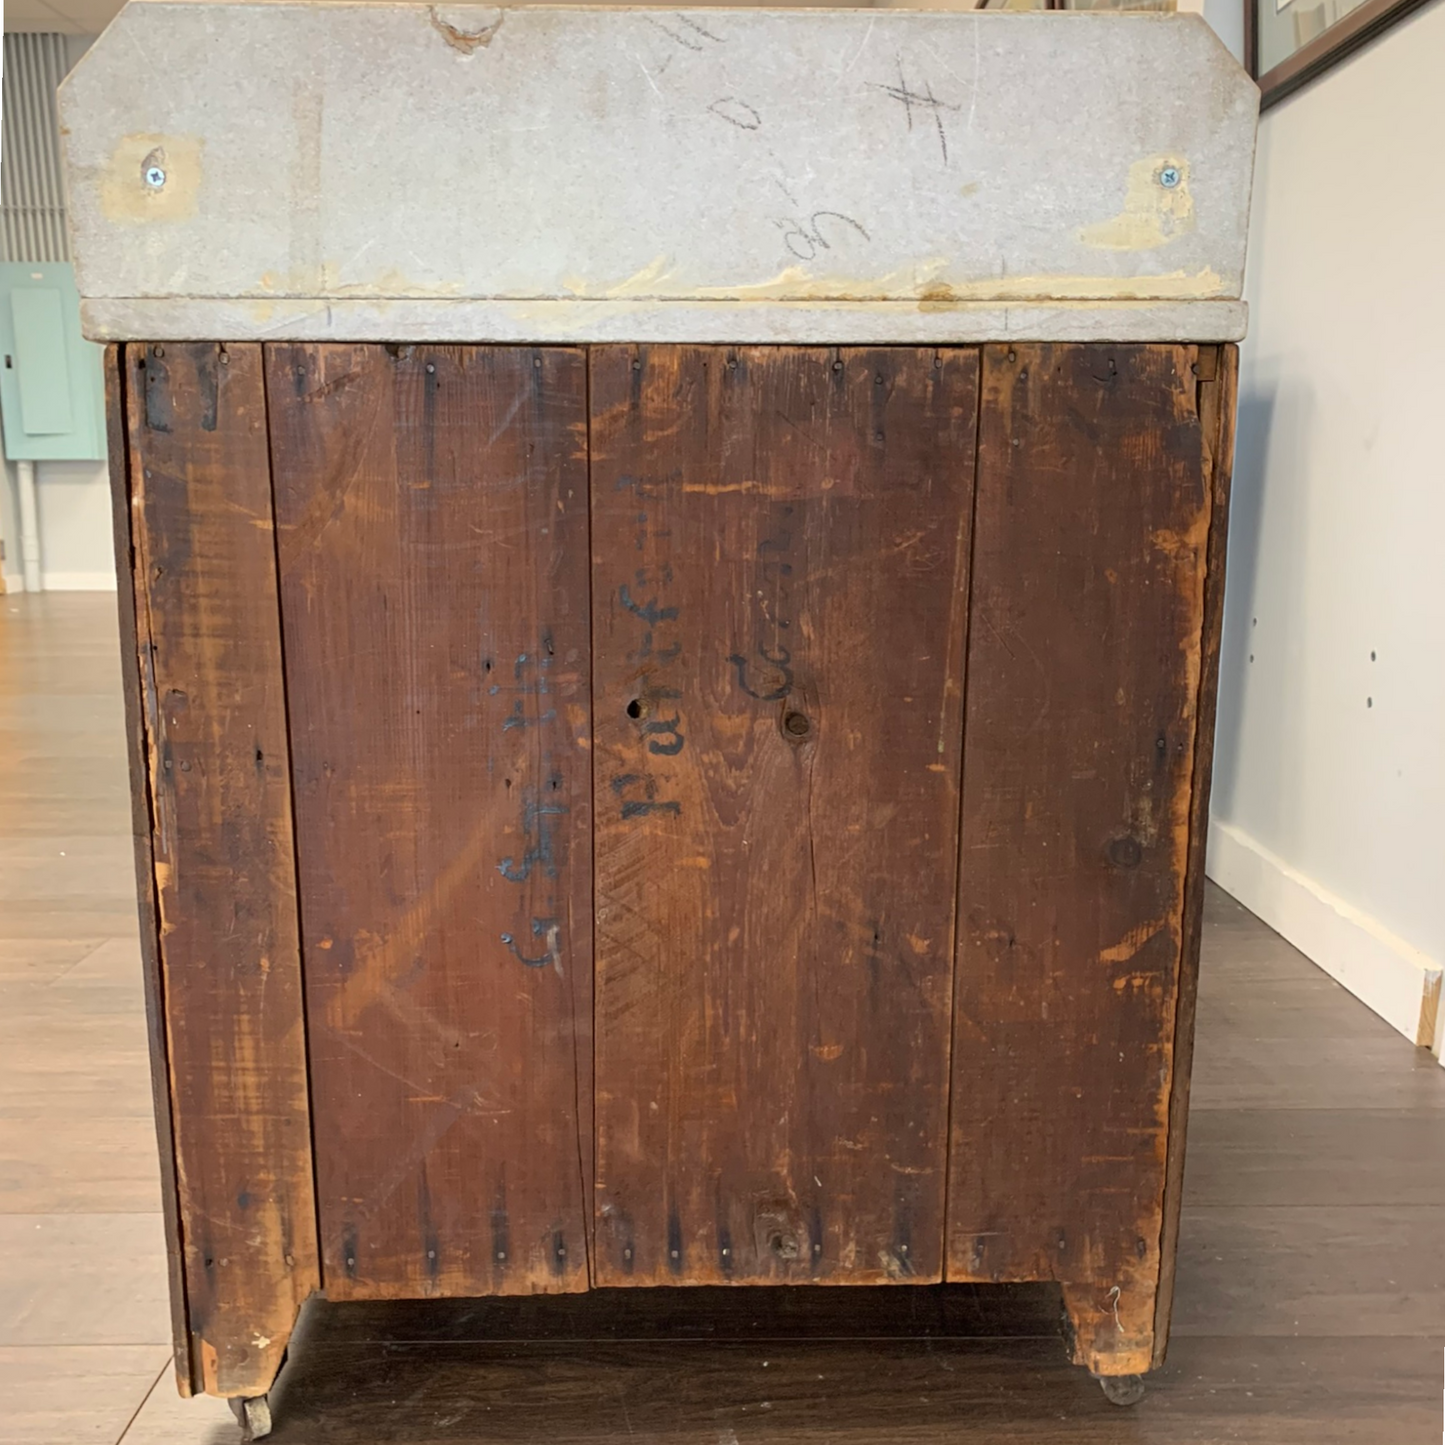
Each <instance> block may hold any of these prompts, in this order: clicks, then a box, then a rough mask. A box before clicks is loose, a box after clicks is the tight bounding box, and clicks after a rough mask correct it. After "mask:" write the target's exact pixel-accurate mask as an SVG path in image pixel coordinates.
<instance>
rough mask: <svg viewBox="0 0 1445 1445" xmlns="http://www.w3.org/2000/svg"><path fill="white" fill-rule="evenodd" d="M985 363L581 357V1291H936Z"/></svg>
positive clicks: (623, 354)
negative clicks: (589, 978)
mask: <svg viewBox="0 0 1445 1445" xmlns="http://www.w3.org/2000/svg"><path fill="white" fill-rule="evenodd" d="M977 375H978V358H977V353H976V352H975V351H971V350H949V351H935V350H933V349H931V348H930V349H925V350H913V349H907V348H882V349H878V350H872V351H869V350H857V351H842V352H834V351H831V350H830V351H824V350H793V349H786V348H743V349H737V350H731V349H726V348H721V347H716V348H707V347H653V348H641V349H637V348H628V347H601V348H597V349H596V350H595V351H594V352H593V356H592V378H591V398H592V499H593V502H592V504H593V518H592V539H593V542H592V544H593V567H594V571H593V598H594V616H595V624H594V625H595V632H596V644H595V648H596V651H595V657H594V707H595V714H596V734H597V753H596V760H595V806H596V850H597V856H596V869H597V903H598V962H597V970H598V971H597V1018H598V1053H597V1112H598V1162H597V1208H598V1216H597V1220H598V1223H597V1277H598V1280H599V1281H600V1282H602V1283H606V1284H617V1285H621V1284H684V1283H692V1284H702V1283H713V1282H724V1281H731V1282H741V1281H775V1282H783V1281H809V1280H811V1281H815V1282H819V1283H822V1282H834V1283H845V1282H846V1283H864V1282H922V1281H926V1280H936V1279H938V1278H939V1277H940V1270H941V1262H942V1261H941V1257H940V1255H941V1237H942V1208H943V1183H944V1149H945V1141H946V1132H947V1130H946V1091H947V1073H948V1069H947V1052H948V1017H949V1008H950V993H951V972H952V969H951V960H950V952H951V939H952V937H953V880H954V869H955V863H954V860H955V857H956V851H955V843H956V836H957V817H958V812H957V808H958V767H959V751H960V720H961V719H960V712H961V692H962V677H961V664H962V659H963V642H964V627H965V611H966V599H967V558H968V547H969V526H970V508H971V493H972V476H973V447H974V435H975V424H976V400H977Z"/></svg>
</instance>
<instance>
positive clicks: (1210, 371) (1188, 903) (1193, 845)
mask: <svg viewBox="0 0 1445 1445" xmlns="http://www.w3.org/2000/svg"><path fill="white" fill-rule="evenodd" d="M1238 374H1239V349H1238V348H1237V347H1234V346H1219V347H1215V346H1201V347H1199V348H1198V350H1197V352H1196V354H1195V358H1194V376H1195V379H1196V386H1195V400H1196V405H1197V408H1198V412H1199V425H1200V430H1201V432H1202V436H1203V442H1204V445H1205V447H1206V448H1207V449H1208V451H1207V454H1206V456H1205V459H1204V467H1205V475H1206V477H1207V478H1208V485H1209V487H1210V489H1211V500H1210V511H1209V540H1208V542H1207V544H1206V547H1205V554H1204V558H1203V565H1204V568H1205V575H1204V618H1203V623H1202V626H1201V631H1200V649H1199V694H1198V700H1197V701H1196V703H1195V707H1194V716H1195V728H1194V767H1193V776H1192V781H1191V785H1190V786H1191V796H1190V799H1189V845H1188V855H1187V862H1186V864H1185V875H1184V918H1183V943H1182V947H1181V949H1180V957H1179V981H1178V985H1177V990H1176V994H1175V1005H1174V1047H1173V1064H1172V1068H1171V1075H1170V1091H1169V1116H1168V1129H1169V1137H1168V1144H1167V1151H1168V1152H1167V1154H1166V1158H1165V1174H1164V1225H1163V1231H1162V1234H1161V1237H1160V1244H1159V1292H1158V1295H1157V1296H1156V1299H1155V1306H1154V1365H1155V1366H1156V1368H1157V1367H1158V1366H1159V1365H1161V1364H1163V1362H1164V1352H1165V1350H1166V1349H1167V1348H1168V1344H1169V1311H1170V1308H1171V1306H1172V1303H1173V1299H1174V1259H1175V1254H1176V1252H1177V1249H1178V1244H1179V1209H1180V1202H1181V1200H1182V1198H1183V1186H1184V1145H1185V1136H1186V1126H1187V1124H1188V1119H1189V1075H1190V1067H1191V1064H1192V1062H1193V1059H1194V1018H1195V1008H1196V1000H1197V995H1198V991H1199V942H1200V936H1201V932H1202V929H1203V926H1204V889H1205V877H1204V854H1205V846H1206V844H1207V842H1208V838H1209V789H1210V782H1211V780H1212V778H1213V773H1214V714H1215V707H1216V704H1217V702H1218V697H1219V640H1220V635H1221V633H1222V631H1223V626H1224V564H1225V551H1226V548H1227V546H1228V542H1229V483H1230V478H1231V475H1232V473H1233V467H1234V414H1235V400H1236V391H1237V383H1238Z"/></svg>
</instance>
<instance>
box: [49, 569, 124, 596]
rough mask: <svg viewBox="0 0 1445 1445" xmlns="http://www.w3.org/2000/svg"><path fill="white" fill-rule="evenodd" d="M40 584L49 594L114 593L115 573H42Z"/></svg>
mask: <svg viewBox="0 0 1445 1445" xmlns="http://www.w3.org/2000/svg"><path fill="white" fill-rule="evenodd" d="M40 582H41V585H42V586H43V587H44V589H45V591H47V592H114V591H115V573H114V572H113V571H111V572H42V573H41V574H40Z"/></svg>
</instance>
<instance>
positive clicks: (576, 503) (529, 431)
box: [267, 345, 592, 1299]
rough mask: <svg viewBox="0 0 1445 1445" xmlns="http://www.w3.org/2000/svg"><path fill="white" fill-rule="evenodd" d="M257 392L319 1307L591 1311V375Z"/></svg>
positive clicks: (330, 371) (534, 366)
mask: <svg viewBox="0 0 1445 1445" xmlns="http://www.w3.org/2000/svg"><path fill="white" fill-rule="evenodd" d="M267 376H268V385H269V395H270V407H271V440H272V455H273V459H274V467H275V476H276V505H277V516H278V522H279V527H280V556H281V587H282V596H283V603H284V609H283V610H284V617H285V635H286V664H287V677H288V680H289V688H290V701H291V723H292V729H293V750H292V756H293V760H294V767H295V785H296V816H297V847H298V854H299V865H300V872H301V882H302V896H303V898H304V908H303V919H304V929H305V938H304V952H305V967H306V982H307V992H308V998H309V1000H310V1004H311V1022H312V1050H311V1052H312V1071H313V1080H314V1097H315V1101H316V1111H317V1144H316V1154H317V1172H318V1181H319V1196H320V1207H321V1231H322V1241H323V1256H324V1261H325V1278H326V1286H327V1291H328V1294H329V1295H330V1297H331V1298H333V1299H363V1298H376V1297H387V1296H397V1295H411V1294H421V1295H427V1294H488V1293H509V1292H514V1291H522V1292H528V1291H533V1290H575V1289H585V1288H586V1287H587V1283H588V1269H587V1254H588V1219H589V1211H588V1209H587V1206H586V1204H585V1203H584V1201H586V1200H587V1199H588V1197H589V1194H590V1188H589V1185H590V1173H591V1165H590V1152H591V1151H590V1140H591V1133H592V1121H591V1102H590V1085H591V1073H592V1068H591V1052H590V1033H591V1019H590V1012H591V1000H592V974H591V962H592V929H591V922H592V920H591V876H590V874H591V848H590V845H591V813H590V790H591V777H590V765H589V752H588V749H589V746H590V737H589V709H588V703H589V698H588V658H589V647H590V643H589V637H588V575H587V470H586V425H587V414H586V402H585V397H586V371H585V361H584V358H583V356H582V353H580V352H578V351H567V350H556V349H551V350H532V349H527V348H512V347H400V348H396V347H382V346H322V345H294V346H293V345H284V346H283V345H276V346H270V347H268V348H267Z"/></svg>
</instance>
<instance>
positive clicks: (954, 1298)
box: [305, 1283, 1063, 1351]
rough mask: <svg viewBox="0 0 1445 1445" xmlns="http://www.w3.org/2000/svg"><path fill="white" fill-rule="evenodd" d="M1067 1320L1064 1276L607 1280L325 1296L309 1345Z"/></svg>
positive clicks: (963, 1329)
mask: <svg viewBox="0 0 1445 1445" xmlns="http://www.w3.org/2000/svg"><path fill="white" fill-rule="evenodd" d="M1062 1320H1063V1314H1062V1310H1061V1307H1060V1303H1059V1290H1058V1286H1057V1285H1052V1284H1041V1283H1031V1284H1002V1285H974V1284H935V1285H919V1286H918V1287H916V1288H914V1289H875V1288H874V1287H873V1286H872V1285H857V1286H854V1285H838V1286H835V1287H834V1288H832V1289H814V1288H813V1287H812V1286H810V1285H801V1286H788V1285H782V1286H777V1285H772V1286H769V1285H755V1286H752V1287H750V1288H748V1289H733V1288H730V1287H729V1286H726V1285H700V1286H695V1287H688V1286H682V1287H679V1288H672V1289H605V1288H604V1289H595V1290H589V1291H587V1292H586V1293H585V1294H568V1295H509V1296H492V1297H490V1298H485V1299H453V1300H405V1301H390V1300H389V1301H385V1302H377V1301H360V1302H356V1303H348V1304H330V1303H327V1302H323V1301H319V1300H318V1301H317V1303H316V1304H315V1305H314V1306H313V1307H312V1309H311V1310H310V1312H309V1313H308V1317H307V1323H306V1326H305V1331H306V1335H305V1344H306V1348H307V1349H316V1348H318V1347H324V1348H326V1349H332V1350H338V1351H339V1350H343V1349H353V1348H358V1347H360V1346H363V1345H367V1344H373V1343H409V1344H422V1343H434V1344H437V1345H457V1344H466V1343H469V1342H470V1343H483V1342H485V1343H493V1344H494V1343H496V1342H497V1341H499V1340H552V1341H560V1340H575V1341H579V1342H584V1341H587V1342H592V1343H596V1342H599V1341H604V1340H607V1341H614V1342H616V1341H625V1340H666V1341H671V1342H673V1343H676V1344H683V1343H694V1342H697V1341H709V1340H773V1339H777V1340H784V1339H810V1340H863V1339H878V1340H881V1339H979V1340H982V1339H996V1338H999V1337H1004V1336H1007V1337H1010V1338H1023V1337H1031V1338H1039V1339H1050V1340H1058V1339H1059V1338H1060V1326H1061V1324H1062Z"/></svg>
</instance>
